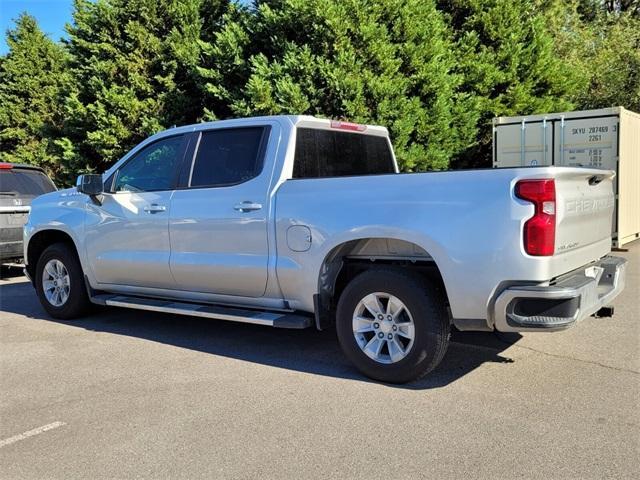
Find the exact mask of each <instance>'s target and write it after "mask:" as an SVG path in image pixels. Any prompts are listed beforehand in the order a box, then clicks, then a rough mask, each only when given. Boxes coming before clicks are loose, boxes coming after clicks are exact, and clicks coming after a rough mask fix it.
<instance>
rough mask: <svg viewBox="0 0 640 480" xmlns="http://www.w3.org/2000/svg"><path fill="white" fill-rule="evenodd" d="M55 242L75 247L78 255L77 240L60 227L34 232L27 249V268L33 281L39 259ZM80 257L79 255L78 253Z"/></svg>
mask: <svg viewBox="0 0 640 480" xmlns="http://www.w3.org/2000/svg"><path fill="white" fill-rule="evenodd" d="M54 243H66V244H68V245H70V246H71V247H73V249H74V251H75V252H76V255H78V246H77V245H76V242H75V241H74V240H73V237H72V236H71V235H69V234H68V233H67V232H65V231H63V230H59V229H53V228H49V229H46V230H40V231H39V232H36V233H34V234H33V235H32V236H31V238H29V242H28V244H27V251H26V254H27V255H26V257H27V258H26V259H25V260H26V265H25V267H26V270H27V273H28V274H29V277H30V278H31V281H32V282H33V281H34V279H35V273H36V265H37V263H38V259H39V258H40V256H41V255H42V252H44V251H45V250H46V249H47V247H49V246H50V245H53V244H54ZM78 257H79V255H78Z"/></svg>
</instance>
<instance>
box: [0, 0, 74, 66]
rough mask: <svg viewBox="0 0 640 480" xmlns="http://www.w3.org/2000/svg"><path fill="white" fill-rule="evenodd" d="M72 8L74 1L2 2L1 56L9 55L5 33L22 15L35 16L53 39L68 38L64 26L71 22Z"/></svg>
mask: <svg viewBox="0 0 640 480" xmlns="http://www.w3.org/2000/svg"><path fill="white" fill-rule="evenodd" d="M72 8H73V0H0V36H1V40H0V55H4V54H5V53H7V50H8V47H7V44H6V42H5V36H6V35H5V32H6V31H7V29H9V28H13V27H14V26H15V24H14V22H13V21H14V20H15V19H16V18H18V16H19V15H20V13H22V12H24V11H26V12H27V13H29V14H30V15H32V16H34V17H35V18H36V20H37V21H38V25H40V28H41V29H42V30H43V31H44V32H45V33H46V34H47V35H49V37H50V38H51V39H53V40H59V39H60V37H63V36H66V32H65V31H64V25H65V23H68V22H70V21H71V11H72Z"/></svg>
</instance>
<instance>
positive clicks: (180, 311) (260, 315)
mask: <svg viewBox="0 0 640 480" xmlns="http://www.w3.org/2000/svg"><path fill="white" fill-rule="evenodd" d="M91 301H92V302H94V303H97V304H99V305H109V306H112V307H125V308H135V309H137V310H148V311H151V312H162V313H173V314H176V315H189V316H192V317H204V318H215V319H218V320H229V321H232V322H241V323H254V324H256V325H266V326H269V327H276V328H296V329H301V328H307V327H310V326H311V325H312V324H313V317H312V316H307V315H300V314H295V313H288V312H267V311H263V310H248V309H242V308H234V307H223V306H219V305H206V304H201V303H187V302H174V301H172V300H159V299H156V298H142V297H130V296H126V295H95V296H93V297H91Z"/></svg>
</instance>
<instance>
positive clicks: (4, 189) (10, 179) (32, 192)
mask: <svg viewBox="0 0 640 480" xmlns="http://www.w3.org/2000/svg"><path fill="white" fill-rule="evenodd" d="M55 190H56V187H55V185H54V184H53V182H52V181H51V180H50V179H49V177H47V176H46V175H45V174H44V173H43V172H41V171H40V170H35V169H30V168H20V167H13V168H3V169H0V196H1V197H37V196H39V195H43V194H45V193H49V192H53V191H55Z"/></svg>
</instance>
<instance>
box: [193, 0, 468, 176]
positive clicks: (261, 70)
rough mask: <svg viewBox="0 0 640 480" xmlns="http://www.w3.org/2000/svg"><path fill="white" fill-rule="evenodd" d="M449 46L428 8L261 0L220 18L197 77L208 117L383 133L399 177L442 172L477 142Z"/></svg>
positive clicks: (349, 0) (388, 0)
mask: <svg viewBox="0 0 640 480" xmlns="http://www.w3.org/2000/svg"><path fill="white" fill-rule="evenodd" d="M452 47H453V44H452V42H451V39H450V35H449V31H448V29H447V25H446V23H445V20H444V18H443V16H442V15H441V14H440V13H439V12H438V11H437V9H436V8H435V4H434V2H433V1H430V0H426V1H425V0H384V1H377V2H369V1H365V0H313V1H309V0H271V1H267V0H264V1H260V2H257V3H256V4H255V5H254V9H252V10H247V9H244V8H241V7H234V8H233V9H232V10H231V11H230V12H229V13H228V15H227V16H226V18H225V25H224V27H223V29H222V30H221V31H220V32H218V33H217V34H216V36H215V40H214V41H213V42H210V43H209V44H208V45H206V46H205V47H204V52H205V64H204V66H203V67H202V68H200V74H201V76H202V78H203V81H204V82H205V88H206V93H207V101H208V105H207V106H209V105H212V106H213V108H209V113H210V116H211V117H220V116H225V115H256V114H313V115H318V116H324V117H332V118H346V119H349V120H352V121H356V122H363V123H376V124H381V125H386V126H388V127H389V129H390V133H391V137H392V140H393V142H394V146H395V149H396V155H397V157H398V160H399V163H400V165H401V168H403V169H404V170H406V171H414V170H425V169H442V168H446V167H447V166H448V164H449V159H450V158H451V156H452V155H454V154H456V153H457V152H459V151H461V150H463V149H464V148H466V147H467V146H468V145H469V144H470V143H472V142H473V139H474V136H475V117H474V109H473V108H472V106H473V105H472V104H471V103H470V101H469V98H468V97H467V96H465V95H463V94H461V93H460V92H459V90H458V86H459V84H460V82H461V77H460V76H458V75H455V74H453V73H452V70H453V68H454V66H455V61H456V59H455V56H454V52H453V48H452ZM225 105H228V110H225ZM216 107H217V109H216Z"/></svg>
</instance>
